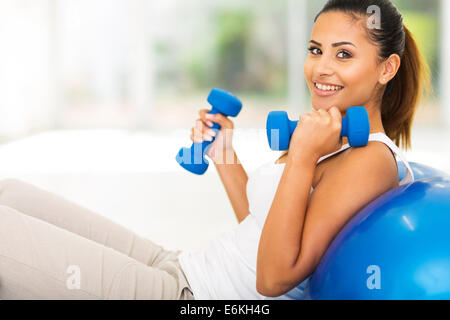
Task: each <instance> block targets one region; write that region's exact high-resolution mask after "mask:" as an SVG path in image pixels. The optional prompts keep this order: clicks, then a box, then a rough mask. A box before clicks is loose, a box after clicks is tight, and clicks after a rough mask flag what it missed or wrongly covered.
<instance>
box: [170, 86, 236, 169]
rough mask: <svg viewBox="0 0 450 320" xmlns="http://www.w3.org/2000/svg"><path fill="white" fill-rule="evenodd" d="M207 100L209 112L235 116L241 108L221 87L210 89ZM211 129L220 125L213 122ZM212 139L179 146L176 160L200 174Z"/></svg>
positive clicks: (204, 167) (206, 165)
mask: <svg viewBox="0 0 450 320" xmlns="http://www.w3.org/2000/svg"><path fill="white" fill-rule="evenodd" d="M207 101H208V102H209V104H210V105H211V106H212V109H211V111H210V112H209V113H211V114H216V113H221V114H223V115H225V116H227V117H235V116H237V115H238V114H239V112H240V111H241V109H242V103H241V101H240V100H239V99H238V98H236V97H235V96H233V95H232V94H231V93H229V92H226V91H225V90H222V89H218V88H215V89H212V90H211V92H210V93H209V96H208V99H207ZM211 129H213V130H216V132H217V131H219V130H220V125H218V124H217V123H214V125H213V126H212V127H211ZM214 140H215V137H213V140H212V141H203V142H202V143H193V144H192V146H191V147H190V148H181V149H180V151H179V152H178V154H177V156H176V160H177V162H178V163H179V164H180V166H182V167H183V168H184V169H186V170H188V171H190V172H192V173H195V174H198V175H201V174H203V173H205V171H206V170H207V169H208V166H209V162H208V160H206V159H205V154H206V152H207V151H208V147H209V145H210V144H211V143H213V142H214Z"/></svg>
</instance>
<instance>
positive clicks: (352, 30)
mask: <svg viewBox="0 0 450 320" xmlns="http://www.w3.org/2000/svg"><path fill="white" fill-rule="evenodd" d="M364 23H365V19H363V20H360V22H356V21H355V20H353V19H352V18H351V17H350V16H349V15H347V14H345V13H342V12H326V13H323V14H321V15H320V16H319V18H318V19H317V21H316V23H315V24H314V27H313V30H312V34H311V42H310V43H309V51H310V52H309V54H308V57H307V59H306V62H305V65H304V73H305V78H306V81H307V83H308V87H309V89H310V92H311V98H312V105H313V107H314V109H316V110H319V109H325V110H328V109H330V108H331V107H332V106H336V107H338V108H339V110H341V112H343V113H344V112H345V110H346V109H347V108H348V107H351V106H365V107H366V108H376V107H380V104H381V101H379V100H380V97H381V94H382V92H380V90H378V89H380V88H381V87H382V85H383V83H380V81H381V80H382V78H383V72H384V70H383V64H381V63H379V60H378V59H379V58H378V49H377V47H376V45H374V44H373V43H372V42H370V40H369V39H368V36H367V33H366V30H365V25H364ZM385 78H386V77H385ZM389 80H390V77H389V78H388V79H386V82H387V81H389ZM316 83H318V84H323V86H321V85H319V87H320V88H321V89H317V88H316V85H315V84H316ZM325 85H330V87H328V86H325ZM331 85H335V86H338V87H334V88H333V87H332V86H331ZM330 88H331V89H332V90H333V91H324V90H323V89H325V90H329V89H330Z"/></svg>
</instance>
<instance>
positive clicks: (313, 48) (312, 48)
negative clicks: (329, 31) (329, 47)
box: [308, 47, 320, 55]
mask: <svg viewBox="0 0 450 320" xmlns="http://www.w3.org/2000/svg"><path fill="white" fill-rule="evenodd" d="M316 49H317V50H319V51H320V49H319V48H316V47H310V48H308V51H309V52H311V53H312V54H314V55H315V53H314V50H316Z"/></svg>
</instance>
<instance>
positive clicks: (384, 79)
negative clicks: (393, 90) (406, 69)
mask: <svg viewBox="0 0 450 320" xmlns="http://www.w3.org/2000/svg"><path fill="white" fill-rule="evenodd" d="M383 64H384V67H383V72H382V73H381V76H380V78H379V79H378V82H379V83H380V84H381V85H383V86H384V85H386V84H387V83H388V82H389V81H391V80H392V79H393V78H394V77H395V75H396V74H397V71H398V69H399V68H400V64H401V59H400V56H399V55H398V54H395V53H394V54H391V56H390V57H389V58H387V59H386V61H385V62H383Z"/></svg>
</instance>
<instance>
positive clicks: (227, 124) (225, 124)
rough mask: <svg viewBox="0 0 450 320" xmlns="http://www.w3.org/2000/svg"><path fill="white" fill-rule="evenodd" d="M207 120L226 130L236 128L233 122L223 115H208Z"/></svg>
mask: <svg viewBox="0 0 450 320" xmlns="http://www.w3.org/2000/svg"><path fill="white" fill-rule="evenodd" d="M205 117H206V119H208V120H210V121H212V122H215V123H218V124H219V125H220V126H221V127H222V128H226V129H233V128H234V124H233V122H232V121H231V120H230V119H228V118H227V117H226V116H224V115H223V114H221V113H216V114H210V113H208V114H206V116H205Z"/></svg>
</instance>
